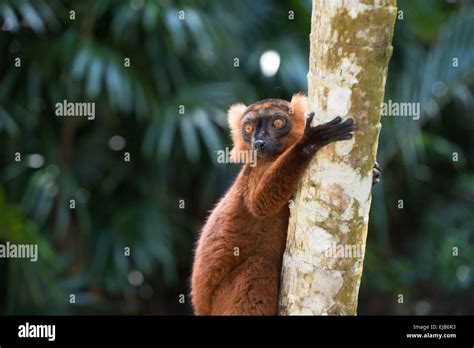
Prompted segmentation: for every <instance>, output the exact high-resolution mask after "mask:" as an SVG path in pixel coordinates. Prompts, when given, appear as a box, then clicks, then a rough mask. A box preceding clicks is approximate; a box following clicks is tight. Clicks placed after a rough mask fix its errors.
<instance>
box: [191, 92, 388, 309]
mask: <svg viewBox="0 0 474 348" xmlns="http://www.w3.org/2000/svg"><path fill="white" fill-rule="evenodd" d="M305 115H306V97H305V96H304V95H302V94H296V95H294V96H293V97H292V99H291V102H288V101H285V100H281V99H265V100H262V101H259V102H256V103H254V104H251V105H250V106H248V107H247V106H245V105H244V104H234V105H232V106H231V107H230V108H229V111H228V122H229V126H230V130H231V137H232V140H233V143H234V148H233V149H232V152H231V157H232V158H233V159H234V160H235V158H236V157H237V153H239V152H242V151H256V154H257V164H256V166H255V165H251V164H250V163H245V164H244V165H243V167H242V169H241V171H240V173H239V175H238V176H237V178H236V179H235V181H234V183H233V185H232V186H231V187H230V189H229V190H228V191H227V193H226V194H225V195H224V197H223V198H222V199H221V200H220V201H219V202H218V204H217V205H216V206H215V208H214V209H213V210H212V212H211V214H210V216H209V217H208V219H207V221H206V223H205V225H204V227H203V229H202V231H201V234H200V237H199V241H198V244H197V248H196V251H195V258H194V265H193V270H192V277H191V298H192V304H193V307H194V312H195V314H196V315H276V314H277V310H278V291H279V283H280V273H281V267H282V258H283V253H284V250H285V244H286V235H287V229H288V219H289V214H290V211H289V200H290V199H291V197H292V195H293V194H294V192H295V190H296V188H297V185H298V182H299V180H300V178H301V176H302V174H303V172H304V171H305V169H306V168H307V166H308V164H309V162H310V160H311V158H312V157H313V156H314V154H315V153H316V152H317V151H318V150H319V149H321V148H322V147H323V146H325V145H327V144H329V143H331V142H334V141H343V140H348V139H351V138H352V132H353V131H354V130H355V129H356V128H355V124H354V120H353V119H351V118H349V119H347V120H346V121H344V122H342V119H341V118H340V117H336V118H334V119H333V120H332V121H330V122H328V123H325V124H322V125H319V126H316V127H311V121H312V119H313V117H314V113H312V112H311V113H309V114H308V115H307V117H305ZM379 174H380V168H379V167H378V165H376V167H375V168H374V178H375V181H377V180H378V176H379ZM236 250H237V251H238V253H237V254H236Z"/></svg>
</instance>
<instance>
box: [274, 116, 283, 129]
mask: <svg viewBox="0 0 474 348" xmlns="http://www.w3.org/2000/svg"><path fill="white" fill-rule="evenodd" d="M284 126H285V121H283V120H282V119H281V118H277V119H275V121H273V127H275V128H277V129H280V128H283V127H284Z"/></svg>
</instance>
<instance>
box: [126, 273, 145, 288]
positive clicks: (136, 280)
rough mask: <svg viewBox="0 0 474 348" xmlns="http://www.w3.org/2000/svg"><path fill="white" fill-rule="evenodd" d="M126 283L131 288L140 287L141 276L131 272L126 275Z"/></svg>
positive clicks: (141, 282)
mask: <svg viewBox="0 0 474 348" xmlns="http://www.w3.org/2000/svg"><path fill="white" fill-rule="evenodd" d="M128 282H129V283H130V284H131V285H133V286H140V285H142V284H143V274H142V272H140V271H131V272H130V273H129V274H128Z"/></svg>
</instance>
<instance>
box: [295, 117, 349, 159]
mask: <svg viewBox="0 0 474 348" xmlns="http://www.w3.org/2000/svg"><path fill="white" fill-rule="evenodd" d="M313 117H314V112H310V113H309V114H308V115H307V117H306V126H305V129H304V134H303V137H302V138H301V140H300V142H299V145H300V146H301V147H302V150H303V153H305V154H307V155H310V156H311V155H314V154H315V153H316V151H318V150H319V149H320V148H321V147H323V146H325V145H327V144H329V143H332V142H334V141H339V140H348V139H351V138H352V132H353V131H354V130H355V129H356V125H355V123H354V120H353V119H352V118H350V119H348V120H346V121H344V122H342V119H341V118H340V117H336V118H335V119H333V120H332V121H330V122H328V123H324V124H322V125H319V126H316V127H311V121H312V120H313Z"/></svg>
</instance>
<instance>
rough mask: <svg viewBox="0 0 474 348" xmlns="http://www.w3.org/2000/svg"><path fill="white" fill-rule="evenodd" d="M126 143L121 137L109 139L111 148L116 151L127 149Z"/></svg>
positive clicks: (115, 136)
mask: <svg viewBox="0 0 474 348" xmlns="http://www.w3.org/2000/svg"><path fill="white" fill-rule="evenodd" d="M125 144H126V141H125V139H124V138H123V137H121V136H120V135H114V136H113V137H111V138H110V139H109V147H110V148H111V149H112V150H114V151H120V150H122V149H123V148H124V147H125Z"/></svg>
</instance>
